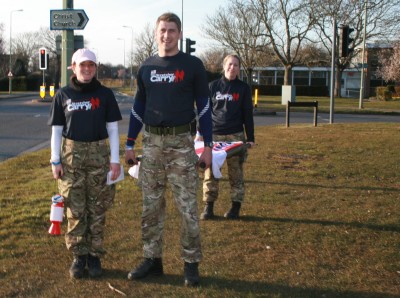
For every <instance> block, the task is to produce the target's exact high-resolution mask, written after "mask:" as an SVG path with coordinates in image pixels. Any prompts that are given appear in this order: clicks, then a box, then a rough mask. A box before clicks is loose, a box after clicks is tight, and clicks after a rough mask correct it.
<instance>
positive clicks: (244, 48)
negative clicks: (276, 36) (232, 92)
mask: <svg viewBox="0 0 400 298" xmlns="http://www.w3.org/2000/svg"><path fill="white" fill-rule="evenodd" d="M205 23H206V25H204V26H203V27H202V31H203V34H204V36H205V37H207V38H209V39H212V40H214V41H215V42H216V43H218V44H219V45H220V46H222V48H226V49H230V50H231V51H232V52H234V53H236V54H237V55H239V56H240V58H241V62H242V66H243V68H244V70H245V72H246V74H247V77H248V78H250V77H251V71H252V69H253V68H254V67H255V66H256V65H257V64H256V63H257V58H258V57H259V55H260V53H261V52H263V51H265V50H266V38H265V37H264V36H263V35H262V30H263V26H262V24H261V23H260V22H259V20H258V19H257V10H256V8H255V7H253V6H251V5H249V3H248V1H242V0H233V1H231V2H229V4H228V5H227V6H223V7H222V6H221V7H220V8H219V9H218V10H217V12H216V13H215V14H214V15H213V16H207V17H206V22H205Z"/></svg>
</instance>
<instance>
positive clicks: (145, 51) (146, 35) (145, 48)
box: [131, 23, 158, 66]
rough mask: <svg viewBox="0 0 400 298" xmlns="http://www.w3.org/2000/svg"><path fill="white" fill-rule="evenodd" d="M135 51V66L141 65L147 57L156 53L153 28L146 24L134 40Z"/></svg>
mask: <svg viewBox="0 0 400 298" xmlns="http://www.w3.org/2000/svg"><path fill="white" fill-rule="evenodd" d="M135 45H136V50H135V51H134V53H131V55H132V54H133V61H134V63H135V65H137V66H139V65H141V64H142V63H143V62H144V61H145V60H146V59H147V58H148V57H150V56H153V55H154V54H155V53H157V50H158V49H157V43H156V40H155V37H154V28H153V27H152V26H151V25H150V23H147V24H146V25H145V27H144V29H143V31H142V32H141V33H140V34H139V36H137V37H136V38H135Z"/></svg>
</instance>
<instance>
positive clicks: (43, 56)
mask: <svg viewBox="0 0 400 298" xmlns="http://www.w3.org/2000/svg"><path fill="white" fill-rule="evenodd" d="M39 69H47V50H46V49H45V48H40V49H39Z"/></svg>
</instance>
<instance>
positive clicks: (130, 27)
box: [122, 25, 133, 91]
mask: <svg viewBox="0 0 400 298" xmlns="http://www.w3.org/2000/svg"><path fill="white" fill-rule="evenodd" d="M122 27H124V28H129V29H131V31H132V37H131V54H130V55H129V56H130V59H129V60H130V63H131V91H132V90H133V72H132V64H133V61H132V55H133V27H132V26H125V25H124V26H122Z"/></svg>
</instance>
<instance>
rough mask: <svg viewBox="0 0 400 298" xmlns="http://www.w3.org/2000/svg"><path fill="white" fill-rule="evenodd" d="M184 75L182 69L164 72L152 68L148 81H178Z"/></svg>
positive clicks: (180, 80)
mask: <svg viewBox="0 0 400 298" xmlns="http://www.w3.org/2000/svg"><path fill="white" fill-rule="evenodd" d="M184 77H185V71H184V70H179V69H177V70H175V71H174V72H172V71H165V72H160V71H159V72H157V70H152V71H151V72H150V81H151V82H152V83H178V82H182V81H183V79H184Z"/></svg>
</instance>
